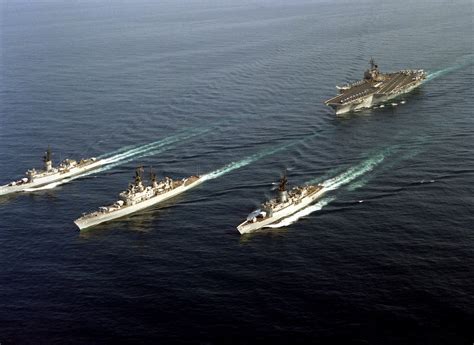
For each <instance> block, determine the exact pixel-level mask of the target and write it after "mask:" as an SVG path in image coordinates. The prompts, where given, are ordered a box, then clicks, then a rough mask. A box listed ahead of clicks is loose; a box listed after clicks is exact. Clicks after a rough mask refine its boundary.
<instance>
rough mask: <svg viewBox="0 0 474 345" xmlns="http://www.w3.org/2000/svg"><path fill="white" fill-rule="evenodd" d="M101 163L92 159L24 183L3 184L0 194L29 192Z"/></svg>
mask: <svg viewBox="0 0 474 345" xmlns="http://www.w3.org/2000/svg"><path fill="white" fill-rule="evenodd" d="M103 164H104V163H103V162H102V161H100V160H99V161H94V162H92V163H90V164H87V165H84V166H76V167H73V168H71V169H70V170H68V171H65V172H57V173H53V174H51V175H46V176H44V177H38V178H35V179H34V180H33V181H32V182H25V183H21V184H15V185H12V184H11V183H10V184H6V185H3V186H0V195H6V194H10V193H18V192H31V191H34V190H35V189H36V188H39V187H44V186H46V185H48V184H51V183H56V182H60V181H62V180H65V179H67V178H71V177H74V176H77V175H80V174H83V173H85V172H88V171H90V170H93V169H97V168H99V167H100V166H102V165H103Z"/></svg>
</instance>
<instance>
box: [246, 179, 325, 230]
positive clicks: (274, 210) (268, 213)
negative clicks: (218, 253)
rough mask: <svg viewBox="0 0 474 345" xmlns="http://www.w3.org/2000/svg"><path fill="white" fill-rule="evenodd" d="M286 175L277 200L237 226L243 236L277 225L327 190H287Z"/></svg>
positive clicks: (263, 205)
mask: <svg viewBox="0 0 474 345" xmlns="http://www.w3.org/2000/svg"><path fill="white" fill-rule="evenodd" d="M287 183H288V180H287V178H286V174H285V175H284V176H283V177H282V178H281V179H280V182H279V186H278V195H277V197H276V198H274V199H271V200H268V201H266V202H264V203H263V204H261V206H260V208H259V209H257V210H255V211H253V212H251V213H250V214H249V215H248V216H247V219H246V220H245V221H244V222H242V223H241V224H239V226H237V230H238V231H239V232H240V234H241V235H243V234H246V233H249V232H252V231H255V230H258V229H261V228H264V227H266V226H269V225H271V224H275V223H277V222H278V221H280V220H283V219H284V218H287V217H289V216H291V215H293V214H295V213H296V212H298V211H299V210H301V209H303V208H305V207H307V206H308V205H310V204H312V203H313V202H314V201H316V200H317V199H318V198H320V197H321V196H322V195H323V194H324V193H325V192H326V189H325V188H324V187H323V186H321V185H305V186H299V187H293V188H292V189H291V190H289V191H288V190H287V188H286V184H287Z"/></svg>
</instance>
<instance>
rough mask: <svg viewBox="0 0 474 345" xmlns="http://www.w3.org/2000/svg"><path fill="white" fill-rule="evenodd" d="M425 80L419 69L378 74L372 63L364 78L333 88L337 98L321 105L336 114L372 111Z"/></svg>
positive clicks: (423, 73) (375, 66)
mask: <svg viewBox="0 0 474 345" xmlns="http://www.w3.org/2000/svg"><path fill="white" fill-rule="evenodd" d="M425 79H426V73H425V72H424V71H423V70H422V69H419V70H402V71H398V72H393V73H381V72H380V71H379V68H378V66H377V65H376V64H375V62H374V60H373V59H371V60H370V68H369V69H368V70H366V71H365V73H364V79H362V80H359V81H357V82H355V83H352V84H347V85H344V86H336V87H337V89H339V95H337V96H336V97H333V98H331V99H328V100H327V101H326V102H324V103H325V104H326V105H328V106H330V107H331V108H333V109H335V110H336V114H344V113H347V112H350V111H354V110H359V109H364V108H371V107H373V106H375V105H377V104H380V103H384V102H386V101H388V100H390V99H393V98H395V97H398V96H400V95H402V94H404V93H407V92H410V91H411V90H413V89H414V88H416V87H418V86H419V85H420V84H421V83H422V82H423V80H425Z"/></svg>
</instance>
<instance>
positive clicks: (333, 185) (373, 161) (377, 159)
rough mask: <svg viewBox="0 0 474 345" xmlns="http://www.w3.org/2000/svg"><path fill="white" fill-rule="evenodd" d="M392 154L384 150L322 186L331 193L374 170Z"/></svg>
mask: <svg viewBox="0 0 474 345" xmlns="http://www.w3.org/2000/svg"><path fill="white" fill-rule="evenodd" d="M390 153H391V150H390V149H388V150H384V151H382V152H380V153H378V154H376V155H375V156H373V157H371V158H368V159H366V160H365V161H363V162H362V163H360V164H358V165H356V166H354V167H352V168H350V169H349V170H347V171H345V172H344V173H342V174H340V175H338V176H336V177H334V178H332V179H329V180H326V181H324V182H323V183H321V185H322V186H323V187H324V188H325V190H326V191H331V190H335V189H338V188H339V187H341V186H343V185H345V184H347V183H349V182H351V181H353V180H355V179H356V178H358V177H359V176H362V175H364V174H366V173H368V172H369V171H371V170H373V169H374V168H375V167H376V166H377V165H379V164H380V163H382V162H383V160H384V159H385V158H386V157H387V156H388V155H389V154H390Z"/></svg>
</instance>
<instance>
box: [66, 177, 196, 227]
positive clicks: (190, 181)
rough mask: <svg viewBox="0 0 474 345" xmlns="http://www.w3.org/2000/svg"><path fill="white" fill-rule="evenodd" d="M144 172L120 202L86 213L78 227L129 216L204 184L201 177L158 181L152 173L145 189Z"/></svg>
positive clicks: (121, 194)
mask: <svg viewBox="0 0 474 345" xmlns="http://www.w3.org/2000/svg"><path fill="white" fill-rule="evenodd" d="M142 172H143V169H142V168H138V169H137V170H136V171H135V178H134V182H133V183H131V184H130V185H129V187H128V188H127V190H125V191H123V192H121V193H120V194H119V200H117V201H116V202H115V203H113V204H112V205H109V206H103V207H100V208H99V210H98V211H95V212H91V213H87V214H86V213H85V214H83V215H82V217H80V218H78V219H76V220H75V221H74V223H75V224H76V225H77V227H78V228H79V229H81V230H82V229H85V228H89V227H92V226H95V225H97V224H100V223H104V222H107V221H110V220H113V219H116V218H120V217H123V216H126V215H129V214H131V213H134V212H137V211H139V210H142V209H144V208H147V207H150V206H153V205H156V204H157V203H159V202H162V201H165V200H167V199H169V198H172V197H174V196H176V195H178V194H181V193H183V192H185V191H187V190H188V189H191V188H193V187H196V186H197V185H199V184H200V183H202V182H203V179H202V177H201V176H190V177H187V178H183V179H181V180H173V179H171V178H169V177H165V178H163V179H162V180H160V181H158V180H157V179H156V175H155V174H154V173H151V174H150V175H151V176H150V185H149V186H146V187H145V186H144V185H143V179H142Z"/></svg>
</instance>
